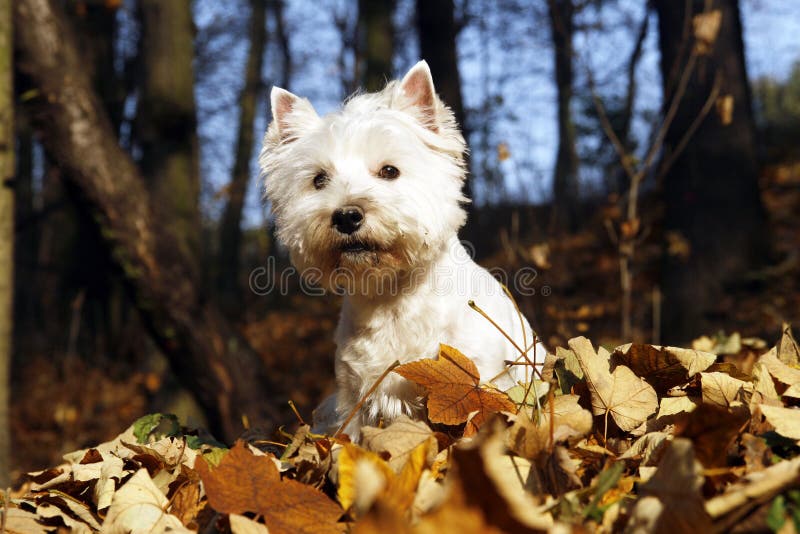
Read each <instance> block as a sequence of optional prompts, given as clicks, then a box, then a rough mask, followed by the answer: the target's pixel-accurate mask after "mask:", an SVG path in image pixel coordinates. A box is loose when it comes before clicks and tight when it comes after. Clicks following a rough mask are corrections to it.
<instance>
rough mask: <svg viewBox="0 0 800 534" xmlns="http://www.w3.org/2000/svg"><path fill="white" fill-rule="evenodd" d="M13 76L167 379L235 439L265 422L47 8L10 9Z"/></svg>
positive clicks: (219, 324) (231, 338)
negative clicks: (171, 374) (93, 224)
mask: <svg viewBox="0 0 800 534" xmlns="http://www.w3.org/2000/svg"><path fill="white" fill-rule="evenodd" d="M14 23H15V24H14V25H15V28H16V29H17V32H16V35H15V42H16V45H17V50H18V52H19V68H20V69H21V71H22V72H24V73H26V74H27V75H28V76H30V78H31V80H32V81H33V83H34V84H35V85H36V87H37V88H38V90H39V94H40V96H39V97H38V98H36V99H35V101H34V102H32V103H31V105H32V106H33V107H34V109H32V110H31V111H32V115H31V116H33V117H35V119H36V122H37V124H38V126H39V132H40V135H41V139H42V143H43V144H44V146H45V148H46V149H47V150H48V152H49V153H50V154H52V156H53V157H54V158H55V160H56V161H57V163H58V164H59V165H60V166H61V168H62V169H63V171H64V174H65V179H66V180H68V181H69V183H70V184H71V185H72V186H73V187H75V188H76V189H77V190H79V191H80V192H81V194H82V196H83V199H84V201H85V203H86V205H87V206H88V207H90V208H91V209H92V211H93V214H94V216H95V220H96V221H97V224H98V225H99V227H100V230H101V233H102V235H103V236H104V238H105V239H106V242H107V245H108V247H109V249H110V251H111V256H112V257H113V258H114V261H115V263H116V264H117V265H118V266H119V268H120V269H121V271H122V273H123V275H124V277H125V280H126V282H127V283H128V286H129V289H130V290H131V291H132V294H133V297H134V300H135V302H136V304H137V307H138V309H139V310H140V312H141V315H142V318H143V320H144V322H145V324H146V325H147V327H148V329H149V330H150V332H151V333H152V335H153V337H154V339H155V341H156V342H157V343H158V345H159V346H160V347H161V349H162V350H163V351H164V353H165V354H166V355H167V357H168V359H169V361H170V364H171V366H172V367H173V369H174V371H175V373H176V375H177V376H178V377H180V378H181V379H182V380H183V381H184V383H185V384H186V386H187V387H188V388H189V389H190V390H191V391H192V392H193V394H194V395H195V397H196V398H197V400H198V402H199V404H200V405H201V406H202V407H203V408H204V410H205V411H206V413H207V414H208V416H209V421H210V424H211V426H212V430H213V431H214V432H217V433H218V435H220V436H221V437H223V438H224V439H228V440H230V439H232V438H235V437H236V436H237V435H238V434H239V431H240V429H241V420H242V417H244V416H246V417H247V418H248V419H249V421H250V422H251V423H253V424H260V423H269V422H274V419H275V413H276V410H274V409H272V408H271V406H270V401H271V400H272V399H274V398H275V396H276V391H277V389H276V386H275V383H274V382H273V381H272V380H271V379H270V378H269V377H268V376H267V373H266V370H265V368H264V365H263V363H262V361H261V360H260V359H259V357H258V355H257V354H256V353H255V352H254V351H253V350H252V349H251V348H250V347H249V345H248V344H247V343H246V342H245V341H244V339H243V338H242V336H241V335H240V334H239V333H238V332H236V331H235V330H234V329H233V328H231V326H230V325H229V324H228V323H227V322H226V321H225V320H224V319H223V318H222V317H221V316H220V314H219V313H218V312H217V310H216V309H215V308H214V307H213V306H211V305H210V304H209V303H208V302H207V301H206V299H205V298H204V297H203V295H202V294H201V292H200V289H199V276H198V269H197V268H196V262H195V258H194V257H192V256H191V255H190V254H189V253H188V251H187V250H186V249H185V247H181V246H179V245H178V242H177V238H176V236H175V235H174V234H173V233H172V232H165V231H163V228H165V227H166V226H167V223H168V221H166V220H164V217H166V214H165V213H163V212H162V211H158V212H157V211H155V210H154V209H153V208H152V203H153V201H152V199H151V196H150V194H149V193H148V191H147V189H146V187H145V182H144V180H143V179H142V176H141V175H140V174H139V171H138V169H137V168H136V166H135V165H134V163H133V161H132V160H131V158H130V157H129V156H128V154H126V153H125V152H124V151H123V150H122V149H121V148H120V147H119V144H118V142H117V138H116V136H115V135H114V133H113V131H112V128H111V123H110V121H109V119H108V117H107V116H106V114H105V113H104V111H103V109H102V105H101V103H100V101H99V99H98V98H97V95H96V94H94V92H93V91H92V88H91V81H90V80H89V78H88V76H87V74H86V72H85V71H84V69H83V68H82V63H81V58H80V57H79V55H78V54H77V51H76V43H75V36H74V35H73V34H72V32H71V31H70V28H69V27H68V25H67V24H65V18H64V14H63V12H62V11H61V10H60V7H59V4H58V3H56V2H53V1H52V0H17V1H16V2H15V3H14Z"/></svg>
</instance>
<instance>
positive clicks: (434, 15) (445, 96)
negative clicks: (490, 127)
mask: <svg viewBox="0 0 800 534" xmlns="http://www.w3.org/2000/svg"><path fill="white" fill-rule="evenodd" d="M416 11H417V16H416V24H417V34H418V35H419V52H420V57H421V58H422V59H424V60H425V61H427V62H428V66H429V67H430V68H431V75H432V76H433V83H434V85H435V86H436V91H437V92H438V93H439V95H441V97H442V100H444V102H445V103H446V104H447V105H448V106H450V109H452V110H453V114H454V115H455V117H456V121H458V125H459V126H460V127H461V128H462V130H463V131H464V137H468V131H467V125H466V124H465V122H464V119H465V114H464V102H463V99H462V97H461V71H460V70H459V68H458V43H457V40H456V38H457V37H458V27H457V26H456V21H455V6H454V5H453V0H417V2H416ZM464 194H465V195H466V196H467V197H468V198H472V181H471V179H470V178H469V177H468V179H467V180H466V181H465V182H464Z"/></svg>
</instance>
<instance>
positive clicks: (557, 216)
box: [547, 0, 578, 232]
mask: <svg viewBox="0 0 800 534" xmlns="http://www.w3.org/2000/svg"><path fill="white" fill-rule="evenodd" d="M547 8H548V14H549V16H550V33H551V38H552V41H553V54H554V64H555V73H556V87H557V90H558V153H557V155H556V166H555V169H554V171H553V221H552V224H553V228H554V230H555V231H556V232H561V231H572V230H574V229H575V225H576V223H577V220H576V219H577V209H576V208H577V204H578V152H577V149H576V146H575V124H574V123H573V121H572V96H573V80H574V75H573V68H572V66H573V65H572V60H573V57H574V51H573V43H572V38H573V35H574V30H575V28H574V15H575V6H574V5H573V3H572V0H548V1H547Z"/></svg>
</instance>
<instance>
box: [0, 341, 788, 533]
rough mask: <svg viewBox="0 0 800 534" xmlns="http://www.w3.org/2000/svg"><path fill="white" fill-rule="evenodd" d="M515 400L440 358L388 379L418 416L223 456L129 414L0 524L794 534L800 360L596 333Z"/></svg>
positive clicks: (34, 487)
mask: <svg viewBox="0 0 800 534" xmlns="http://www.w3.org/2000/svg"><path fill="white" fill-rule="evenodd" d="M568 346H569V348H559V349H557V351H556V354H555V355H549V356H548V358H547V360H546V362H545V364H544V368H543V369H542V370H541V373H540V374H541V376H539V377H537V378H535V379H532V380H531V381H530V382H529V383H524V384H519V385H518V386H516V387H514V388H512V390H510V391H508V392H503V391H499V390H497V389H496V388H493V387H492V386H491V384H481V379H480V377H479V376H478V371H477V369H476V367H475V365H474V363H473V362H472V361H471V360H470V359H469V358H467V357H466V356H464V355H462V354H461V353H459V352H458V351H457V350H455V349H453V348H451V347H447V346H442V348H441V352H440V355H439V357H438V359H437V360H420V361H417V362H412V363H408V364H405V365H401V366H399V367H397V368H396V369H394V370H393V371H392V372H395V373H398V374H400V375H402V376H403V377H405V378H407V379H409V380H411V381H413V382H415V383H416V384H418V385H419V387H420V391H421V392H423V393H424V394H425V395H426V399H427V401H426V402H427V420H426V421H414V420H411V419H408V418H400V419H398V420H395V421H393V422H391V424H389V425H388V426H385V427H383V428H373V427H365V428H364V429H363V431H362V434H361V436H360V439H359V440H358V443H356V442H353V441H351V440H350V439H349V438H348V437H347V436H346V435H343V434H337V435H333V436H321V435H315V434H313V433H312V432H311V429H310V428H309V427H308V426H307V425H304V424H302V425H300V428H299V429H298V430H297V431H296V432H295V433H294V434H293V435H286V440H285V443H279V442H268V441H264V440H258V439H251V440H250V441H249V442H248V441H246V440H241V441H238V442H237V443H236V444H235V445H234V446H233V447H232V448H230V449H227V448H225V447H224V446H222V445H221V444H219V443H216V442H215V441H214V440H213V439H211V438H210V437H209V436H204V435H202V433H199V432H197V431H193V432H189V431H187V430H186V429H184V428H181V427H180V426H179V424H178V422H177V421H176V420H175V418H174V417H171V416H167V415H160V414H156V415H152V416H147V417H145V418H142V419H140V420H138V421H137V422H136V423H135V424H134V425H132V426H131V428H129V429H128V430H127V431H126V432H124V433H123V434H121V435H120V436H118V437H117V438H116V439H114V440H112V441H110V442H108V443H104V444H102V445H98V446H97V447H93V448H90V449H87V450H82V451H77V452H74V453H71V454H67V455H66V456H65V457H64V459H65V463H64V464H62V465H60V466H58V467H55V468H52V469H48V470H45V471H42V472H38V473H32V474H31V475H30V480H29V482H28V483H27V484H26V486H25V487H23V488H22V489H20V490H19V491H17V492H15V493H14V494H13V495H6V496H5V497H4V498H3V506H2V507H1V508H0V510H2V527H1V528H0V530H1V531H4V532H12V533H17V532H19V533H29V532H30V533H34V532H36V533H40V532H53V531H56V530H65V529H68V530H71V531H74V532H92V531H101V532H110V533H115V532H125V533H127V532H166V531H169V532H193V531H202V532H214V531H219V532H233V533H237V534H243V533H266V532H271V533H273V534H274V533H279V534H280V533H290V532H291V533H296V532H314V533H326V532H345V531H350V532H376V531H383V532H399V533H436V534H439V533H442V532H459V533H461V534H469V533H478V532H480V533H484V532H488V533H496V532H515V533H516V532H585V531H590V532H591V531H595V532H617V531H620V532H621V531H630V532H673V533H674V532H699V531H707V532H721V531H733V532H735V531H741V532H745V531H764V530H767V531H769V530H772V531H776V532H787V533H788V532H797V531H798V530H800V350H799V349H798V345H797V343H796V341H795V340H794V338H793V337H792V334H791V331H790V330H789V329H788V327H787V328H786V329H785V330H784V332H783V336H782V338H781V339H780V341H779V343H778V344H777V346H775V347H773V348H772V349H770V350H769V351H766V350H765V347H764V345H763V343H759V341H758V340H743V339H741V338H739V337H738V336H731V337H729V338H719V339H716V340H712V339H708V338H704V339H700V340H698V341H696V342H695V344H694V346H693V348H692V349H682V348H674V347H658V346H652V345H643V344H629V345H623V346H620V347H617V348H615V349H613V350H612V351H609V350H606V349H605V348H603V347H600V348H598V349H597V350H596V349H595V348H594V347H593V346H592V344H591V343H590V342H589V341H588V340H587V339H585V338H582V337H579V338H575V339H572V340H570V341H569V343H568Z"/></svg>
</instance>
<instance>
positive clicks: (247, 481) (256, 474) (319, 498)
mask: <svg viewBox="0 0 800 534" xmlns="http://www.w3.org/2000/svg"><path fill="white" fill-rule="evenodd" d="M195 469H196V470H197V473H198V474H199V475H200V478H201V479H202V481H203V486H204V488H205V490H206V494H207V495H208V502H209V504H211V507H212V508H214V509H215V510H216V511H217V512H222V513H226V514H243V513H245V512H253V513H256V514H259V515H262V516H263V517H264V522H265V523H266V525H267V528H268V529H269V531H270V532H273V533H282V532H286V533H292V532H295V533H296V532H310V533H311V532H313V533H316V532H341V531H342V530H343V525H342V524H340V523H338V519H339V517H340V516H341V515H342V509H341V508H340V507H339V505H338V504H336V503H335V502H333V501H332V500H330V499H329V498H328V497H327V496H325V494H323V493H322V492H320V491H317V490H316V489H314V488H312V487H310V486H306V485H305V484H301V483H300V482H297V481H294V480H281V475H280V473H279V472H278V468H277V467H276V466H275V463H274V462H273V459H272V458H271V457H270V456H256V455H255V454H253V453H252V452H251V451H250V450H249V449H248V448H247V445H245V443H244V442H242V441H239V442H237V443H236V445H235V446H234V447H233V448H232V449H231V450H230V452H229V453H228V454H226V455H225V456H224V457H223V458H222V461H221V462H220V464H219V466H218V467H216V468H214V469H212V468H210V467H209V466H208V464H207V463H206V461H205V459H200V458H198V460H197V462H196V465H195Z"/></svg>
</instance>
